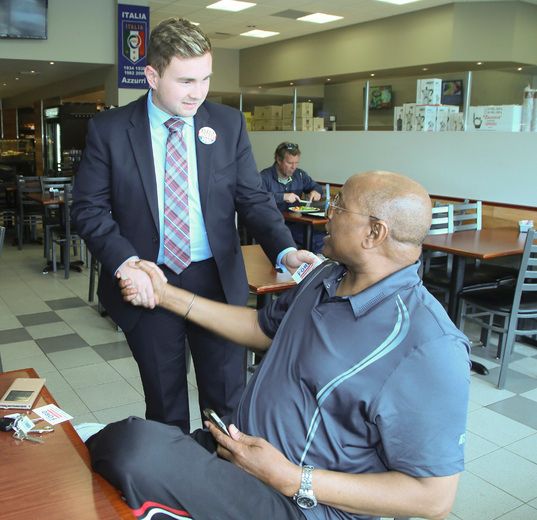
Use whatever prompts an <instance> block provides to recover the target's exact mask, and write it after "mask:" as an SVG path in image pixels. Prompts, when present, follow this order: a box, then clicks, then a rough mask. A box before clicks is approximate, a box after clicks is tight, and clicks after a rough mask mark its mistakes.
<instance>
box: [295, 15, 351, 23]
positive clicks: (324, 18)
mask: <svg viewBox="0 0 537 520" xmlns="http://www.w3.org/2000/svg"><path fill="white" fill-rule="evenodd" d="M342 18H343V16H336V15H333V14H324V13H313V14H308V15H307V16H302V17H301V18H297V20H300V21H301V22H312V23H328V22H335V21H336V20H341V19H342Z"/></svg>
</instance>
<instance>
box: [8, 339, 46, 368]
mask: <svg viewBox="0 0 537 520" xmlns="http://www.w3.org/2000/svg"><path fill="white" fill-rule="evenodd" d="M0 355H1V356H2V360H3V361H8V360H9V361H11V360H16V359H24V358H28V357H35V356H40V355H44V354H43V351H42V350H41V349H40V348H39V345H38V344H37V343H36V342H35V341H33V340H27V341H19V342H17V343H6V344H4V345H0ZM4 370H6V369H5V368H4Z"/></svg>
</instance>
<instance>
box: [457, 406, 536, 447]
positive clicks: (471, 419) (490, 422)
mask: <svg viewBox="0 0 537 520" xmlns="http://www.w3.org/2000/svg"><path fill="white" fill-rule="evenodd" d="M467 429H468V430H469V431H471V432H472V433H475V434H476V435H479V436H480V437H483V438H484V439H486V440H488V441H490V442H493V443H494V444H497V445H498V446H506V445H507V444H512V443H513V442H516V441H518V440H520V439H523V438H524V437H528V436H529V435H533V434H534V433H535V430H534V429H533V428H530V427H529V426H526V425H524V424H521V423H519V422H517V421H513V420H512V419H509V418H508V417H505V415H501V414H499V413H496V412H493V411H492V410H489V409H488V408H480V409H479V410H475V411H473V412H470V413H469V414H468V426H467Z"/></svg>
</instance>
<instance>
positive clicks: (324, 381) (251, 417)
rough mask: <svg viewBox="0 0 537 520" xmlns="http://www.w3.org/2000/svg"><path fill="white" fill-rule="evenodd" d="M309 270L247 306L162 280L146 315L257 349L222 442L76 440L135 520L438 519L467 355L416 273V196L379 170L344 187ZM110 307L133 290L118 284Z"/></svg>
mask: <svg viewBox="0 0 537 520" xmlns="http://www.w3.org/2000/svg"><path fill="white" fill-rule="evenodd" d="M328 218H329V222H328V224H327V231H328V235H327V238H326V240H325V247H324V250H323V253H324V254H325V255H326V256H327V257H329V258H332V259H334V260H337V262H339V263H335V262H326V263H324V264H322V265H321V266H319V267H317V269H316V270H314V271H313V272H312V273H311V274H310V275H309V276H308V277H307V278H306V279H305V280H304V281H303V282H302V283H301V284H300V285H298V286H297V287H296V288H294V289H292V290H290V291H287V292H285V293H283V294H282V295H281V296H280V297H279V298H278V299H277V300H275V301H273V302H272V303H271V304H269V305H268V306H266V307H265V308H263V309H261V310H258V311H256V310H254V309H249V308H245V307H237V306H231V305H227V304H223V303H217V302H213V301H211V300H208V299H206V298H202V297H199V296H196V295H193V294H192V293H190V292H188V291H185V290H183V289H180V288H176V287H173V286H171V285H170V284H167V283H166V279H165V277H164V275H163V273H162V271H160V270H159V269H158V267H157V266H156V265H155V264H152V263H149V262H143V261H142V262H139V263H138V264H137V265H138V266H139V268H140V269H142V270H143V271H144V272H145V273H147V274H148V275H149V276H150V278H151V282H152V285H153V288H154V294H155V298H156V300H157V302H158V305H160V306H161V307H163V308H164V309H167V310H168V311H171V312H174V313H177V314H179V315H180V316H183V317H184V318H185V319H188V320H189V321H191V322H192V323H193V324H196V325H198V326H201V327H204V328H207V329H208V330H210V331H212V332H214V333H216V334H220V335H222V336H223V337H225V338H228V339H231V340H233V341H235V342H237V343H240V344H242V345H247V346H250V347H253V348H255V349H259V350H267V353H266V355H265V356H264V358H263V360H262V362H261V364H260V366H259V368H258V370H257V371H256V373H255V374H254V375H253V377H252V379H251V381H250V383H249V385H248V386H247V388H246V390H245V393H244V394H243V397H242V399H241V402H240V403H239V406H238V408H237V409H236V411H235V412H234V414H233V416H232V417H231V423H230V421H229V420H228V421H227V422H228V424H229V426H228V430H229V434H230V435H229V436H227V435H226V434H224V433H222V432H220V431H219V430H218V429H217V428H216V427H214V426H213V425H211V424H210V423H206V426H207V428H208V431H206V430H197V431H196V432H193V433H192V434H190V435H185V434H184V433H183V432H182V431H181V430H180V429H179V428H177V427H174V426H171V425H165V424H161V423H157V422H153V421H146V420H143V419H139V418H134V417H131V418H129V419H127V420H125V421H121V422H119V423H114V424H110V425H108V426H107V427H105V428H104V430H102V431H101V432H99V433H98V434H96V435H94V436H93V437H91V438H90V439H89V440H88V446H89V449H90V453H91V459H92V463H93V467H94V469H95V470H96V471H98V472H99V473H101V474H102V475H103V476H104V477H106V478H107V479H108V480H109V481H110V482H111V483H112V484H113V485H115V486H116V487H118V488H119V489H120V490H121V491H122V493H123V495H124V496H125V498H126V500H127V503H128V504H129V505H130V507H131V508H133V509H134V510H135V514H137V515H139V516H141V515H142V514H143V515H148V514H149V512H150V510H152V509H155V511H156V510H158V511H160V512H162V511H164V512H166V511H169V512H173V514H175V515H176V516H175V518H183V516H181V514H184V513H182V511H184V510H186V511H188V512H189V514H190V515H192V517H193V518H195V519H197V520H202V519H212V520H214V519H216V518H218V519H219V520H242V519H244V520H251V519H253V518H255V519H257V518H259V519H267V520H268V519H278V520H282V519H302V520H304V518H311V519H314V518H315V519H320V518H322V519H325V520H328V519H338V520H341V519H358V518H360V519H362V520H363V519H378V518H379V517H380V516H384V517H400V516H406V517H413V516H417V517H423V518H432V519H441V518H445V517H446V516H447V515H448V513H449V511H450V509H451V507H452V504H453V501H454V498H455V494H456V490H457V485H458V480H459V473H460V472H461V471H462V470H463V466H464V440H465V435H464V433H465V425H466V411H467V402H468V390H469V344H468V340H467V338H466V337H465V336H464V335H463V334H462V333H461V332H460V331H459V330H458V329H457V328H456V327H455V326H454V324H453V323H452V322H451V321H450V319H449V318H448V316H447V314H446V313H445V311H444V309H443V308H442V307H441V305H440V304H439V303H438V301H437V300H436V299H435V298H434V297H432V296H431V295H430V294H429V292H428V291H427V290H426V289H425V288H424V287H423V285H422V283H421V280H420V278H419V276H418V267H419V262H418V259H419V257H420V253H421V243H422V241H423V239H424V238H425V236H426V235H427V231H428V229H429V227H430V222H431V203H430V199H429V196H428V194H427V192H426V191H425V190H424V189H423V188H422V187H421V186H420V185H419V184H417V183H416V182H414V181H412V180H410V179H408V178H406V177H403V176H401V175H398V174H394V173H390V172H368V173H365V174H360V175H355V176H353V177H351V178H350V179H349V180H348V181H347V182H346V183H345V185H344V186H343V189H342V191H341V192H340V194H338V196H336V197H335V198H334V199H333V200H332V202H331V204H330V207H329V212H328ZM121 285H122V287H123V295H124V297H125V299H127V300H129V301H132V302H134V303H136V302H137V301H138V300H137V292H136V289H135V288H134V286H131V285H130V284H129V281H128V280H124V281H122V282H121ZM186 517H187V518H189V517H188V516H186Z"/></svg>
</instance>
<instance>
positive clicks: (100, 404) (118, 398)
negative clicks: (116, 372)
mask: <svg viewBox="0 0 537 520" xmlns="http://www.w3.org/2000/svg"><path fill="white" fill-rule="evenodd" d="M77 394H78V395H79V396H80V398H81V399H82V401H84V403H85V404H86V405H87V407H88V408H89V409H90V411H92V412H96V411H99V410H105V409H107V408H115V407H117V406H122V405H124V404H131V403H137V402H142V401H143V398H142V397H141V396H140V394H139V393H138V392H137V391H136V390H134V388H132V386H130V385H129V384H128V383H127V382H126V381H124V380H121V381H114V382H113V383H105V384H102V385H96V386H86V387H84V388H79V389H77Z"/></svg>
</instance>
